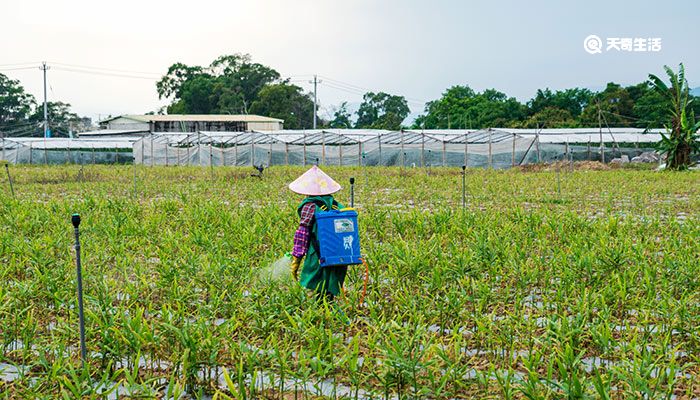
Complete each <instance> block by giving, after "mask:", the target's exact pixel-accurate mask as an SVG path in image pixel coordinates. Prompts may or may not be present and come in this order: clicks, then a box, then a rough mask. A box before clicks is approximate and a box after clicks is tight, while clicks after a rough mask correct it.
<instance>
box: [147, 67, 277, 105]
mask: <svg viewBox="0 0 700 400" xmlns="http://www.w3.org/2000/svg"><path fill="white" fill-rule="evenodd" d="M279 79H280V74H279V73H278V72H277V71H275V70H274V69H272V68H270V67H267V66H265V65H262V64H259V63H254V62H252V61H251V58H250V55H248V54H233V55H226V56H221V57H219V58H217V59H216V60H214V61H213V62H212V63H211V64H210V65H209V66H208V67H200V66H188V65H185V64H183V63H175V64H173V65H171V66H170V68H168V73H167V74H166V75H165V76H163V77H162V78H161V80H160V81H158V82H157V83H156V89H157V91H158V97H159V98H172V99H173V101H172V103H171V105H170V106H169V107H168V112H169V113H190V114H247V113H248V112H249V111H250V110H249V109H250V107H251V104H252V103H253V102H254V101H255V100H257V98H258V94H259V92H260V91H261V90H262V88H263V87H265V86H266V85H269V84H272V83H275V82H278V81H279Z"/></svg>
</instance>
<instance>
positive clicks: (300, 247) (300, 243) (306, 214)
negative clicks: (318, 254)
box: [292, 203, 316, 258]
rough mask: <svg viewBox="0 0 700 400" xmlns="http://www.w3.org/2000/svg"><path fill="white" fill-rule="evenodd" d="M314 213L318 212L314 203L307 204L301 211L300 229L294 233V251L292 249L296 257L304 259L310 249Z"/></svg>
mask: <svg viewBox="0 0 700 400" xmlns="http://www.w3.org/2000/svg"><path fill="white" fill-rule="evenodd" d="M314 211H316V206H315V205H314V204H313V203H307V204H305V205H304V207H303V208H302V209H301V213H300V215H301V219H300V221H299V228H298V229H297V231H296V232H295V233H294V249H292V255H293V256H294V257H297V258H301V257H304V255H306V251H307V250H308V249H309V237H310V236H311V223H312V222H313V218H314Z"/></svg>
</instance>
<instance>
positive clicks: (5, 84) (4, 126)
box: [0, 74, 36, 136]
mask: <svg viewBox="0 0 700 400" xmlns="http://www.w3.org/2000/svg"><path fill="white" fill-rule="evenodd" d="M35 106H36V101H35V100H34V96H32V95H31V94H29V93H26V92H25V91H24V88H23V87H22V85H20V83H19V81H16V80H12V79H9V78H8V77H7V76H5V75H3V74H0V131H3V132H5V135H6V136H7V135H8V134H12V133H13V132H21V131H24V130H26V129H25V128H26V126H27V123H28V122H29V121H28V118H29V116H30V115H31V113H32V109H33V108H34V107H35Z"/></svg>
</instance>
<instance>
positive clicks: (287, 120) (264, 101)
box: [250, 83, 314, 129]
mask: <svg viewBox="0 0 700 400" xmlns="http://www.w3.org/2000/svg"><path fill="white" fill-rule="evenodd" d="M250 111H251V112H252V113H254V114H260V115H266V116H269V117H273V118H280V119H283V120H284V127H285V128H287V129H308V128H311V127H312V126H313V113H314V101H313V98H312V97H311V95H310V94H305V93H304V92H303V90H302V89H301V88H300V87H299V86H296V85H290V84H287V83H279V84H275V85H268V86H265V87H263V88H262V89H261V90H260V93H259V94H258V99H257V100H255V101H254V102H253V104H251V106H250Z"/></svg>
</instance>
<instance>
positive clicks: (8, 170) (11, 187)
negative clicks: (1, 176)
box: [5, 162, 15, 197]
mask: <svg viewBox="0 0 700 400" xmlns="http://www.w3.org/2000/svg"><path fill="white" fill-rule="evenodd" d="M5 172H7V180H8V182H10V193H12V197H15V188H14V187H13V186H12V177H11V176H10V166H9V163H7V162H5Z"/></svg>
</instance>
